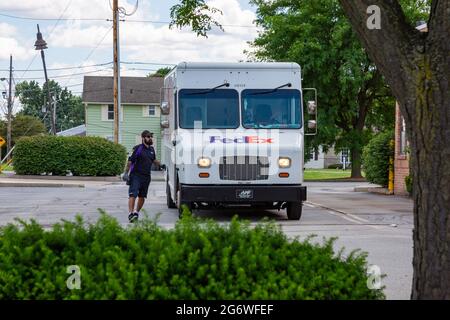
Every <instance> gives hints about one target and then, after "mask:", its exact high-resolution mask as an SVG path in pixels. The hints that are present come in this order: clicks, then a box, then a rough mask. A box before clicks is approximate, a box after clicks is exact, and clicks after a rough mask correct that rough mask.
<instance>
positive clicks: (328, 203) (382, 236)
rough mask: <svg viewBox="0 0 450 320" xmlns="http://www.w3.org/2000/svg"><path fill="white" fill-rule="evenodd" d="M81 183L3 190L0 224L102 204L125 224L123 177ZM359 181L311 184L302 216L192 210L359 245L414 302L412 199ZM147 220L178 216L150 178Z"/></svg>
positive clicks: (45, 221) (66, 215) (88, 212)
mask: <svg viewBox="0 0 450 320" xmlns="http://www.w3.org/2000/svg"><path fill="white" fill-rule="evenodd" d="M83 183H84V184H85V187H84V188H76V187H72V188H53V187H48V188H39V187H11V188H6V187H5V188H0V225H5V224H7V223H11V222H14V218H16V217H19V218H22V219H35V220H37V221H38V222H39V223H40V224H42V225H44V226H48V227H49V226H51V225H52V224H54V223H56V222H59V221H60V220H61V219H69V220H70V219H73V218H74V217H75V215H76V214H81V215H82V216H83V217H84V218H85V220H86V221H88V222H95V221H96V220H97V219H98V217H99V211H98V209H99V208H101V209H103V210H105V211H106V212H107V213H108V214H110V215H111V216H113V217H115V218H117V219H118V221H119V222H120V223H123V224H124V225H127V224H128V223H127V214H128V213H127V186H126V185H124V184H123V183H121V182H118V183H111V182H95V183H94V182H92V183H87V182H83ZM361 185H363V186H364V184H361V183H336V182H333V183H318V182H311V183H307V186H308V202H307V203H305V206H304V209H303V216H302V219H301V220H300V221H289V220H287V217H286V213H285V211H284V210H282V211H279V212H278V211H277V210H268V211H260V210H249V209H239V210H237V209H227V210H224V209H222V210H218V209H216V210H196V211H195V214H196V215H198V216H202V217H209V218H213V219H215V220H217V221H219V222H225V223H226V222H227V221H229V220H230V219H231V217H232V216H233V215H235V214H239V216H240V217H242V218H245V219H249V220H251V221H252V223H256V222H257V221H259V220H260V219H262V218H264V217H269V218H271V219H274V220H276V221H277V223H279V224H280V225H281V227H282V230H283V231H284V232H285V233H286V234H287V235H288V236H289V237H300V239H302V238H305V237H307V236H309V235H311V234H315V235H317V238H316V241H322V238H323V237H326V238H329V237H338V240H337V242H336V250H338V249H340V248H341V247H345V251H344V252H346V253H348V252H350V251H352V250H354V249H361V250H363V251H366V252H368V254H369V255H368V261H369V264H371V265H376V266H378V267H379V268H380V270H381V272H382V273H384V274H386V275H387V277H386V278H384V279H383V280H382V285H384V286H386V289H385V293H386V295H387V298H388V299H409V296H410V291H411V281H412V227H413V218H412V201H411V200H409V199H406V198H402V197H392V196H384V195H379V194H369V193H363V192H353V188H354V187H355V186H361ZM144 209H145V212H146V213H147V214H148V215H149V216H150V217H155V216H156V215H157V214H160V216H159V224H160V225H162V226H164V227H167V228H171V227H173V226H174V224H175V223H176V221H177V220H178V212H177V210H176V209H168V208H167V207H166V199H165V184H164V182H163V181H153V182H152V184H151V186H150V190H149V198H148V201H147V203H146V204H145V206H144Z"/></svg>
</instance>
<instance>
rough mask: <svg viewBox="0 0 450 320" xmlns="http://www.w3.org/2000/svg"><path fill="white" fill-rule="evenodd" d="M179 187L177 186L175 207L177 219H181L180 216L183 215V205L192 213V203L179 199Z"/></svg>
mask: <svg viewBox="0 0 450 320" xmlns="http://www.w3.org/2000/svg"><path fill="white" fill-rule="evenodd" d="M180 189H181V187H180V185H178V190H177V207H178V218H181V216H182V214H183V205H186V206H187V207H188V209H189V211H191V212H192V207H193V206H192V203H191V202H186V201H183V199H182V198H181V192H180Z"/></svg>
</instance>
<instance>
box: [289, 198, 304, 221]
mask: <svg viewBox="0 0 450 320" xmlns="http://www.w3.org/2000/svg"><path fill="white" fill-rule="evenodd" d="M302 207H303V203H302V202H289V203H288V205H287V208H286V212H287V216H288V219H289V220H300V218H301V217H302Z"/></svg>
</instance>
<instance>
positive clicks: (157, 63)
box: [120, 61, 176, 66]
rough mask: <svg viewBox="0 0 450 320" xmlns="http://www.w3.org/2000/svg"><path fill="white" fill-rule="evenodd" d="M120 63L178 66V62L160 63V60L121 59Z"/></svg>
mask: <svg viewBox="0 0 450 320" xmlns="http://www.w3.org/2000/svg"><path fill="white" fill-rule="evenodd" d="M120 63H121V64H148V65H156V66H176V64H172V63H159V62H140V61H135V62H129V61H121V62H120Z"/></svg>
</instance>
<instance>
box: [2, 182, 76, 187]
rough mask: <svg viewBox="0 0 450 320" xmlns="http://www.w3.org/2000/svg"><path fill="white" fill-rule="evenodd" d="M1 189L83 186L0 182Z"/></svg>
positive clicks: (74, 185)
mask: <svg viewBox="0 0 450 320" xmlns="http://www.w3.org/2000/svg"><path fill="white" fill-rule="evenodd" d="M1 187H8V188H16V187H24V188H27V187H41V188H84V187H85V186H84V184H74V183H73V184H69V183H40V182H36V183H32V182H30V183H28V182H27V183H23V182H0V188H1Z"/></svg>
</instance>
